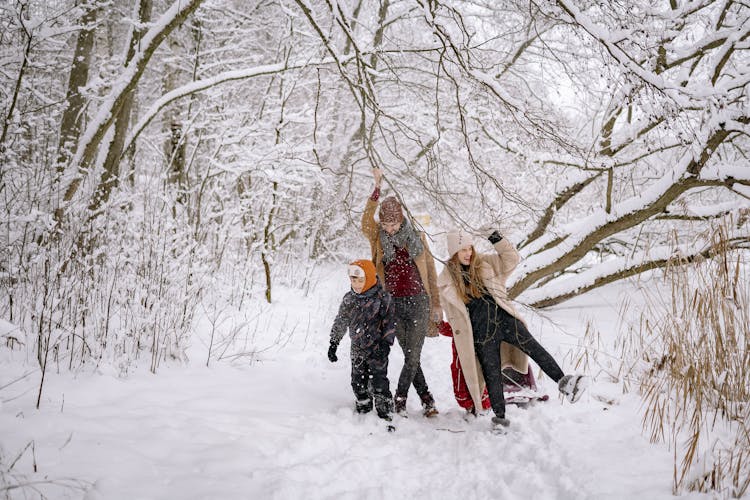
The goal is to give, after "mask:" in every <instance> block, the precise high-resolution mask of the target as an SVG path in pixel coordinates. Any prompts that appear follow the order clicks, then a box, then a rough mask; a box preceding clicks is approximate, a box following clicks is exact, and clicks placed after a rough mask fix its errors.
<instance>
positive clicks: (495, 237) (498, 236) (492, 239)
mask: <svg viewBox="0 0 750 500" xmlns="http://www.w3.org/2000/svg"><path fill="white" fill-rule="evenodd" d="M487 239H488V240H490V243H492V244H493V245H494V244H495V243H497V242H498V241H500V240H502V239H503V236H502V235H501V234H500V233H498V232H497V229H495V230H494V231H492V234H491V235H489V236H487Z"/></svg>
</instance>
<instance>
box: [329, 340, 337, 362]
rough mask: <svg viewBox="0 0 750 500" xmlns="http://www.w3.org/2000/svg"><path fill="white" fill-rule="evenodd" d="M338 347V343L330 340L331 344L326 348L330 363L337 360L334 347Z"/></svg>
mask: <svg viewBox="0 0 750 500" xmlns="http://www.w3.org/2000/svg"><path fill="white" fill-rule="evenodd" d="M338 347H339V345H338V344H337V343H336V342H334V341H333V340H332V341H331V346H330V347H329V348H328V361H330V362H331V363H335V362H336V361H338V360H339V358H338V356H336V349H338Z"/></svg>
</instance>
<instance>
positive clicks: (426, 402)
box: [419, 392, 439, 418]
mask: <svg viewBox="0 0 750 500" xmlns="http://www.w3.org/2000/svg"><path fill="white" fill-rule="evenodd" d="M419 399H421V400H422V415H424V416H425V417H428V418H429V417H434V416H435V415H437V414H438V413H439V412H438V411H437V408H435V399H434V398H433V397H432V394H430V393H429V392H426V393H424V394H422V395H421V396H420V397H419Z"/></svg>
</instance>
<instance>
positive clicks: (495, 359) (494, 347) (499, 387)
mask: <svg viewBox="0 0 750 500" xmlns="http://www.w3.org/2000/svg"><path fill="white" fill-rule="evenodd" d="M474 350H475V351H476V354H477V358H478V359H479V365H480V366H481V367H482V374H483V375H484V381H485V384H486V385H487V392H488V394H489V396H490V405H491V406H492V411H493V412H495V415H496V416H497V417H501V418H505V397H504V396H503V379H502V370H501V369H500V367H501V366H502V365H501V360H500V337H499V335H496V334H494V333H492V334H489V335H488V333H487V332H482V331H479V332H478V331H476V330H475V331H474Z"/></svg>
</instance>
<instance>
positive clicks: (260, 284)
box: [0, 0, 750, 495]
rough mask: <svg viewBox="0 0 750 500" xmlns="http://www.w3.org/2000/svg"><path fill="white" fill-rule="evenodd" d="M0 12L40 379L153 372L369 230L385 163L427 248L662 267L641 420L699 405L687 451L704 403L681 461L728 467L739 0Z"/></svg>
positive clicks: (599, 275)
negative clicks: (451, 241) (485, 231)
mask: <svg viewBox="0 0 750 500" xmlns="http://www.w3.org/2000/svg"><path fill="white" fill-rule="evenodd" d="M0 25H1V26H2V30H1V32H0V33H1V34H0V118H2V122H1V123H0V127H1V130H0V168H1V170H0V200H1V201H0V210H1V212H0V213H1V217H2V220H1V221H0V223H1V228H0V242H1V244H0V290H1V291H2V294H1V295H0V318H2V319H3V320H4V321H5V322H6V323H7V324H9V325H12V326H13V327H12V328H6V329H3V331H2V335H3V342H2V346H1V347H0V349H9V350H14V349H26V350H27V351H28V352H32V353H33V356H32V362H31V363H30V364H31V365H33V367H34V369H35V370H38V372H39V373H41V382H40V384H39V391H38V398H37V405H38V404H39V402H40V401H41V397H42V394H43V389H44V380H45V377H46V376H51V375H50V374H51V372H52V370H51V367H52V366H54V367H55V371H59V370H61V369H62V370H70V371H80V370H87V369H90V368H93V367H100V366H108V367H114V369H115V370H116V371H117V372H118V373H119V374H121V375H122V376H126V375H127V374H128V373H130V372H131V371H133V370H135V369H136V367H138V366H142V367H146V368H147V369H149V370H150V371H152V372H153V373H157V372H158V371H159V369H160V367H161V366H162V364H163V363H165V362H170V363H172V362H176V363H179V362H184V361H185V360H186V351H185V349H186V346H187V345H188V344H189V339H190V337H191V334H192V331H193V328H194V325H195V320H196V314H198V312H197V311H199V310H201V307H203V308H204V309H205V303H206V300H208V299H209V298H210V301H212V304H213V308H214V310H223V309H224V308H235V309H242V308H243V306H246V305H247V304H249V303H253V302H254V301H257V300H258V299H260V300H262V301H265V302H267V303H273V302H274V301H275V300H276V297H275V293H274V292H275V290H277V288H278V287H279V286H291V287H297V288H300V289H302V290H305V289H309V288H310V287H311V286H312V283H311V281H310V280H311V279H312V278H311V277H312V276H313V269H314V268H315V267H316V266H319V265H321V264H324V263H331V262H344V261H347V260H349V259H351V258H353V257H356V258H359V257H362V256H366V255H367V254H366V252H367V248H366V247H365V246H364V242H363V240H362V238H361V236H360V234H359V230H358V223H359V217H360V214H361V210H362V208H363V205H364V200H365V198H366V197H367V196H368V195H369V194H370V191H371V188H372V178H371V169H372V168H373V167H379V168H382V169H383V171H384V172H385V175H386V184H387V185H388V186H387V191H388V192H389V193H393V194H396V195H397V196H399V197H400V198H401V199H402V200H403V202H404V205H405V207H406V209H407V210H408V211H409V213H410V215H411V216H413V217H414V218H415V220H416V221H417V222H418V223H419V225H420V226H421V227H422V228H423V229H425V230H426V231H427V232H428V234H429V235H430V236H431V238H432V242H433V247H434V250H435V253H436V255H438V256H441V255H443V253H444V252H443V250H444V248H443V247H442V246H441V245H442V239H441V237H440V236H441V234H442V233H443V232H444V231H445V230H446V229H449V228H453V227H457V226H458V227H463V228H465V229H466V230H469V231H472V232H476V233H479V232H481V229H482V228H485V227H488V226H489V225H497V226H499V229H500V231H501V232H503V234H507V235H508V236H509V237H510V238H511V239H512V240H513V241H514V242H515V243H516V244H517V246H518V248H519V250H520V252H521V254H522V256H523V257H524V260H523V263H522V265H521V266H520V268H519V269H518V270H517V272H516V274H515V275H514V278H513V282H512V283H511V284H510V287H509V293H510V295H511V297H513V298H514V299H516V300H518V301H519V303H521V304H524V305H526V306H529V307H533V308H538V309H543V308H546V307H550V306H553V305H557V304H560V303H563V302H564V301H566V300H569V299H571V298H573V297H576V296H578V295H580V294H583V293H585V292H587V291H590V290H593V289H596V288H598V287H601V286H604V285H607V284H611V283H613V282H616V281H618V280H623V279H628V278H632V277H637V276H639V275H640V274H642V273H654V272H657V273H662V274H663V275H664V276H665V278H666V279H667V280H668V282H669V283H671V284H672V291H673V293H672V295H671V297H669V298H668V299H667V300H662V299H663V297H658V298H655V297H652V298H651V302H650V303H651V304H653V305H654V311H649V314H651V316H644V321H643V322H642V325H641V327H640V329H639V330H638V335H639V337H638V338H639V339H640V340H639V343H638V345H639V347H638V348H636V347H635V345H636V344H628V345H629V348H628V349H629V352H630V353H631V354H632V356H633V359H634V360H636V361H637V363H635V362H634V365H635V364H637V366H638V368H637V374H638V376H639V377H641V376H642V377H643V379H642V381H641V382H640V383H639V384H640V385H639V384H636V385H639V387H640V390H642V391H643V394H644V397H645V398H646V401H647V402H648V405H647V412H646V418H645V419H644V425H645V426H649V425H651V426H652V427H650V428H651V429H652V432H653V433H654V439H659V438H660V437H661V438H662V439H663V438H664V436H663V434H664V433H665V431H664V427H665V424H666V426H667V427H669V426H672V427H674V428H679V429H680V430H685V429H688V430H687V433H688V435H689V436H692V438H693V439H692V441H689V443H688V445H687V446H686V447H685V448H684V450H685V451H684V453H682V452H681V453H680V456H679V458H678V457H676V458H675V461H676V464H677V465H676V468H677V469H679V470H681V471H683V470H684V471H686V470H688V469H689V468H690V465H691V464H692V463H693V462H694V456H695V450H696V449H697V447H698V444H699V442H700V438H701V432H700V429H702V428H705V427H706V426H708V425H709V424H708V423H707V421H708V420H709V419H708V417H707V415H708V414H709V413H711V412H713V413H711V414H712V415H713V416H714V420H715V419H716V418H717V417H718V416H720V417H721V419H722V421H724V422H726V423H727V425H728V426H729V427H731V428H732V429H734V432H733V433H732V434H731V435H732V436H734V438H735V440H736V442H735V445H736V446H729V447H728V448H727V449H721V450H716V453H715V454H714V456H715V457H718V458H715V460H714V461H712V462H711V463H710V464H709V466H708V467H707V468H706V470H707V471H708V472H705V473H703V472H701V473H700V474H698V475H697V476H692V477H691V476H689V475H684V474H683V475H682V476H680V474H677V473H676V476H675V488H676V489H679V488H681V487H684V486H689V487H690V488H696V489H711V488H724V487H725V486H726V484H731V485H732V486H731V487H732V488H734V491H735V493H736V494H739V495H741V494H742V493H744V492H745V491H746V490H747V487H748V483H747V481H748V480H747V477H748V474H747V470H748V460H749V459H750V457H749V456H748V453H749V452H748V450H749V449H750V447H748V446H747V444H748V422H749V419H748V415H749V413H748V412H749V411H750V410H749V409H748V405H747V404H746V403H745V402H746V401H748V391H749V390H750V388H749V387H748V385H749V384H748V380H750V377H749V376H748V372H747V370H748V368H747V366H750V362H749V361H750V359H749V358H748V356H750V354H748V352H749V351H748V349H747V347H748V340H747V339H748V335H747V332H748V313H747V310H748V308H747V306H748V295H749V292H748V285H747V282H748V281H749V280H748V279H747V257H748V242H749V241H750V240H749V237H750V234H748V233H749V230H748V224H747V218H748V215H749V214H750V211H749V210H748V209H749V208H750V167H749V166H748V146H749V145H750V144H749V142H748V123H749V121H750V106H749V105H748V96H747V90H748V84H749V83H750V57H749V56H748V44H749V43H750V42H749V40H748V37H749V35H750V6H748V5H747V4H746V3H744V2H738V1H733V0H721V1H719V0H716V1H712V0H696V1H690V2H686V1H681V0H660V1H658V2H656V3H654V2H650V1H643V2H640V1H635V0H633V1H607V2H602V1H596V0H581V1H572V0H557V1H551V0H549V1H547V0H538V1H528V0H525V1H524V0H486V1H482V0H476V1H468V0H467V1H434V0H378V1H375V0H348V1H331V0H327V1H313V0H293V1H287V0H257V1H239V0H237V1H232V0H202V1H201V0H178V1H175V2H163V1H159V0H135V1H124V0H122V1H120V0H91V1H44V2H41V1H20V0H19V1H9V0H5V1H3V2H1V3H0ZM355 249H356V251H355ZM441 252H443V253H441ZM443 256H444V255H443ZM688 268H689V269H692V271H691V273H690V274H688V275H686V274H684V269H688ZM695 276H700V277H701V278H702V279H695ZM703 278H704V279H703ZM199 306H201V307H199ZM653 318H657V319H656V320H654V319H653ZM694 321H695V322H698V321H700V322H701V323H693V322H694ZM631 333H632V332H631ZM623 338H625V333H623ZM655 339H656V340H655ZM700 349H705V351H701V350H700ZM219 357H220V354H219V353H217V352H212V350H211V349H209V361H210V360H211V359H218V358H219ZM717 367H718V368H717ZM657 374H658V377H655V376H654V375H657ZM2 389H3V387H0V391H1V390H2ZM679 401H682V402H683V403H679ZM673 404H674V405H677V406H675V407H671V406H670V405H673ZM695 415H699V417H695ZM649 423H650V424H649ZM660 426H661V431H659V430H658V429H659V428H660ZM653 429H657V430H653ZM666 434H669V432H666ZM704 437H705V436H704ZM691 443H692V444H691ZM691 450H692V451H691ZM743 450H744V451H743ZM683 457H684V459H683ZM0 463H2V461H1V460H0ZM5 466H6V467H9V466H10V465H9V464H8V463H7V462H6V463H5ZM8 470H10V469H8ZM6 472H7V471H6ZM686 477H691V480H690V484H689V485H687V484H686V481H684V479H685V478H686Z"/></svg>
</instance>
